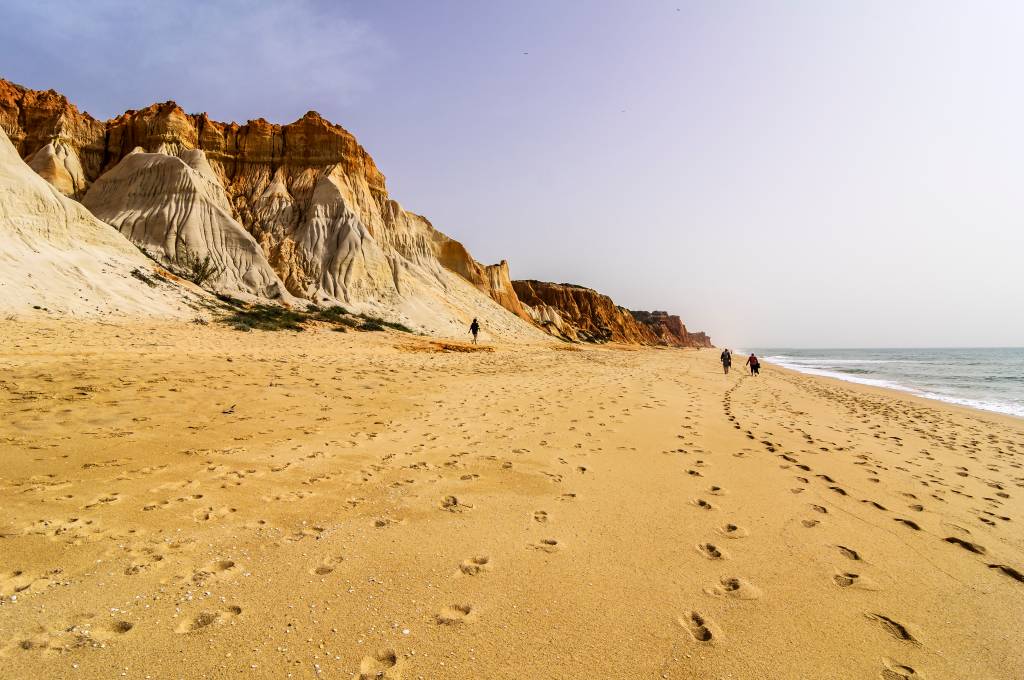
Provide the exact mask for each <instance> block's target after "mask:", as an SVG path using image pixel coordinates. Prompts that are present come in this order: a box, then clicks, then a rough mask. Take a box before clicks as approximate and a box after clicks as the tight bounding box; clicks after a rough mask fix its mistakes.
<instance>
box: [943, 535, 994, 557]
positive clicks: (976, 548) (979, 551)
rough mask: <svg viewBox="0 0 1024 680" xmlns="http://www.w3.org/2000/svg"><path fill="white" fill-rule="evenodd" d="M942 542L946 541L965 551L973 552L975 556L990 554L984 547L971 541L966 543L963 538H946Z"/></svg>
mask: <svg viewBox="0 0 1024 680" xmlns="http://www.w3.org/2000/svg"><path fill="white" fill-rule="evenodd" d="M942 540H944V541H945V542H946V543H952V544H953V545H958V546H960V547H961V548H963V549H964V550H967V551H969V552H972V553H974V554H975V555H984V554H985V553H986V552H988V551H987V550H985V548H984V547H983V546H980V545H978V544H977V543H971V542H970V541H965V540H963V539H961V538H957V537H956V536H949V537H948V538H944V539H942Z"/></svg>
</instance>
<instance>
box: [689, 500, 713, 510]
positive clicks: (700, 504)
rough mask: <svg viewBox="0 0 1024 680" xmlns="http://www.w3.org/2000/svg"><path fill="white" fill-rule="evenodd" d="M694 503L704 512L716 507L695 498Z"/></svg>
mask: <svg viewBox="0 0 1024 680" xmlns="http://www.w3.org/2000/svg"><path fill="white" fill-rule="evenodd" d="M692 503H693V504H694V505H696V506H697V507H698V508H700V509H702V510H714V509H715V506H713V505H711V503H708V502H707V501H706V500H704V499H703V498H694V499H693V501H692Z"/></svg>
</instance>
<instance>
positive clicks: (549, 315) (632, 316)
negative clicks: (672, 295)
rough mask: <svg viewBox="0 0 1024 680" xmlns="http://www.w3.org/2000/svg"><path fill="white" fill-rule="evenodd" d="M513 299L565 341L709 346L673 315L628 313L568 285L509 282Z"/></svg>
mask: <svg viewBox="0 0 1024 680" xmlns="http://www.w3.org/2000/svg"><path fill="white" fill-rule="evenodd" d="M512 287H513V288H514V289H515V291H516V294H517V295H518V296H519V299H520V300H521V301H522V302H523V303H524V304H525V305H528V307H529V308H530V309H532V310H534V314H535V320H536V321H537V322H538V323H539V324H541V325H542V326H544V327H545V328H546V329H547V330H548V331H549V332H550V333H551V334H553V335H556V336H559V337H562V338H564V339H566V340H581V341H585V342H622V343H628V344H636V345H667V346H671V347H710V346H711V339H710V338H709V337H708V336H707V335H705V334H704V333H689V332H688V331H687V330H686V326H684V325H683V323H682V321H681V320H680V318H679V317H678V316H671V315H669V314H667V313H666V312H630V311H629V310H628V309H626V308H624V307H620V306H618V305H616V304H615V302H614V301H613V300H612V299H611V298H610V297H608V296H607V295H604V294H602V293H599V292H597V291H596V290H592V289H590V288H584V287H583V286H577V285H573V284H569V283H548V282H545V281H513V282H512Z"/></svg>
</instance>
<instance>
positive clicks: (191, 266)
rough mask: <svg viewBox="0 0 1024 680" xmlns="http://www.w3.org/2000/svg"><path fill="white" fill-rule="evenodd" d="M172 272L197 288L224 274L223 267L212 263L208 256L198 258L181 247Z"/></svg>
mask: <svg viewBox="0 0 1024 680" xmlns="http://www.w3.org/2000/svg"><path fill="white" fill-rule="evenodd" d="M172 271H174V273H175V274H177V275H178V276H180V277H181V278H183V279H188V280H189V281H191V282H192V283H194V284H196V285H197V286H202V285H203V284H204V283H207V282H210V281H213V280H215V279H217V278H219V277H220V275H221V274H223V273H224V267H222V266H221V265H219V264H217V263H216V262H214V261H213V259H212V258H211V257H210V256H209V255H207V256H206V257H203V258H200V257H199V256H198V255H196V254H195V253H193V252H192V251H191V250H189V249H188V248H186V247H185V246H182V248H181V253H180V254H179V255H178V262H177V264H176V265H175V267H174V268H173V269H172Z"/></svg>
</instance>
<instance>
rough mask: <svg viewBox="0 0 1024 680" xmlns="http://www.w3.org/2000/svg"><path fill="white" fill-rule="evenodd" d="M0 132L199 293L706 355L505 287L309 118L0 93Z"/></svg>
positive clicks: (564, 299) (570, 302)
mask: <svg viewBox="0 0 1024 680" xmlns="http://www.w3.org/2000/svg"><path fill="white" fill-rule="evenodd" d="M0 128H2V129H3V130H5V131H6V132H7V134H8V135H9V136H10V139H11V142H13V144H14V147H15V148H16V149H17V152H18V154H20V156H21V157H22V158H24V159H25V160H26V161H27V162H28V163H29V164H30V165H31V167H32V169H34V170H35V171H36V172H37V173H38V175H39V176H41V177H43V178H44V179H46V180H47V181H48V182H49V183H50V184H51V185H52V186H53V187H55V188H56V189H57V190H58V191H60V193H62V194H64V195H65V196H68V197H72V198H75V199H79V200H81V201H82V203H83V204H84V205H85V206H86V207H87V208H88V209H89V210H91V211H92V212H93V213H94V214H95V215H96V216H97V217H99V218H100V219H101V220H103V221H104V222H106V223H108V224H110V225H112V226H114V227H116V228H117V229H118V230H120V231H121V233H122V234H124V235H125V236H127V237H128V238H129V239H130V240H131V241H132V242H133V243H135V244H136V245H137V246H139V247H140V248H142V249H143V250H144V251H145V252H146V254H147V255H149V256H150V257H151V258H153V259H154V260H156V261H157V262H159V263H161V264H164V265H166V266H168V267H171V268H175V270H176V271H188V270H190V268H192V267H194V266H195V265H196V264H197V263H201V264H203V265H208V266H209V269H211V270H212V271H213V272H214V275H212V276H210V277H209V278H208V279H207V280H206V281H205V282H204V284H203V285H204V286H205V287H208V288H211V289H213V290H215V291H223V292H228V293H230V294H233V295H234V294H239V295H242V296H252V297H257V298H265V299H272V300H277V301H281V302H284V303H287V304H295V303H300V302H303V301H308V302H313V303H316V304H341V305H343V306H345V307H348V308H350V309H353V310H354V311H359V312H371V313H375V314H378V315H380V316H384V317H387V318H391V319H392V320H394V321H400V322H402V323H405V324H406V325H409V326H412V327H413V328H416V329H419V330H424V331H427V332H431V333H439V334H443V335H456V334H462V333H463V332H464V331H465V327H466V326H468V323H469V320H470V318H472V317H474V316H475V317H478V318H479V319H480V321H481V323H482V324H483V326H484V329H485V331H486V332H490V333H493V334H495V335H500V336H502V337H506V338H507V337H527V338H528V337H543V336H540V334H539V333H538V331H537V329H536V326H540V327H541V328H543V329H545V330H547V331H548V332H550V333H552V334H554V335H556V336H558V337H562V338H564V339H566V340H574V341H576V340H581V341H595V342H605V341H617V342H627V343H641V344H652V345H653V344H668V345H675V346H694V345H697V346H700V344H701V343H702V342H703V343H707V342H708V340H707V338H706V337H703V338H701V337H700V335H699V334H689V333H687V332H686V329H685V327H684V326H683V325H682V322H681V321H679V319H678V317H671V316H668V315H667V314H662V315H661V316H659V317H658V318H657V319H656V320H653V321H652V320H650V319H648V320H638V318H637V317H634V315H633V314H631V313H630V312H628V311H627V310H625V309H623V308H621V307H618V306H616V305H615V304H614V303H613V302H612V300H611V299H610V298H608V297H607V296H604V295H601V294H599V293H597V292H595V291H592V290H590V289H586V288H580V287H578V286H571V285H568V284H562V285H559V284H549V283H541V282H536V281H517V282H515V284H513V282H512V281H511V279H510V276H509V267H508V264H507V263H506V262H505V261H502V262H500V263H499V264H495V265H483V264H481V263H479V262H477V261H476V260H475V259H474V258H473V257H472V256H471V255H470V254H469V252H468V251H467V250H466V248H465V247H464V246H463V245H462V244H461V243H459V242H458V241H456V240H454V239H452V238H450V237H449V236H446V235H445V234H443V233H441V232H440V231H438V230H436V229H435V228H434V227H433V225H432V224H431V223H430V222H429V221H428V220H427V219H426V218H424V217H422V216H420V215H416V214H414V213H411V212H408V211H406V210H404V209H403V208H402V206H401V205H400V204H399V203H398V202H396V201H394V200H392V199H391V198H390V197H389V196H388V193H387V188H386V185H385V180H384V175H383V174H382V173H381V172H380V170H378V168H377V166H376V164H375V163H374V162H373V159H372V158H371V157H370V156H369V154H368V153H367V152H366V151H365V150H364V149H363V147H362V146H360V145H359V143H358V142H357V141H356V139H355V137H353V136H352V135H351V134H350V133H349V132H348V131H347V130H345V129H344V128H342V127H341V126H340V125H336V124H334V123H331V122H329V121H326V120H324V119H323V118H322V117H321V116H320V115H319V114H317V113H316V112H313V111H310V112H309V113H307V114H306V115H305V116H303V117H302V118H300V119H299V120H297V121H295V122H294V123H291V124H288V125H277V124H272V123H268V122H267V121H265V120H263V119H257V120H253V121H249V122H248V123H245V124H244V125H240V124H238V123H219V122H217V121H213V120H211V119H210V118H209V117H208V116H207V115H206V114H187V113H185V111H183V110H182V109H181V107H179V106H178V105H177V104H175V103H174V102H165V103H162V104H153V105H151V106H148V107H146V108H144V109H140V110H137V111H136V110H133V111H126V112H125V113H123V114H122V115H120V116H117V117H116V118H113V119H111V120H108V121H105V122H104V121H98V120H96V119H94V118H92V117H91V116H90V115H89V114H87V113H84V112H80V111H79V110H78V109H77V108H76V107H75V106H74V105H73V104H72V103H70V102H69V101H68V100H67V99H66V98H65V97H64V96H63V95H61V94H59V93H57V92H54V91H53V90H49V91H45V92H44V91H37V90H30V89H27V88H24V87H21V86H19V85H15V84H13V83H10V82H8V81H6V80H2V79H0ZM638 314H640V313H638ZM654 314H658V313H654Z"/></svg>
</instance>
